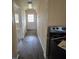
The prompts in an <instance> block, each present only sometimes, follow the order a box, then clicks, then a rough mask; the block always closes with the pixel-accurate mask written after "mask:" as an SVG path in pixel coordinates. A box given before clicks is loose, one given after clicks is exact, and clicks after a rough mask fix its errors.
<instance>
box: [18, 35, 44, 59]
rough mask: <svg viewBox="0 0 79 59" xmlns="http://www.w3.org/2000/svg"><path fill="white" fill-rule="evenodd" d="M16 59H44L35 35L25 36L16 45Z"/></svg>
mask: <svg viewBox="0 0 79 59" xmlns="http://www.w3.org/2000/svg"><path fill="white" fill-rule="evenodd" d="M18 50H19V55H20V56H19V58H18V59H44V56H43V50H42V47H41V44H40V41H39V39H38V37H37V36H36V35H27V36H26V37H25V38H23V39H21V40H20V41H19V43H18Z"/></svg>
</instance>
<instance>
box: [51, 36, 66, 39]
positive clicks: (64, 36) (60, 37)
mask: <svg viewBox="0 0 79 59" xmlns="http://www.w3.org/2000/svg"><path fill="white" fill-rule="evenodd" d="M64 38H66V36H63V37H58V38H52V39H51V40H58V39H64Z"/></svg>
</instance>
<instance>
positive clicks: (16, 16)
mask: <svg viewBox="0 0 79 59" xmlns="http://www.w3.org/2000/svg"><path fill="white" fill-rule="evenodd" d="M15 22H16V23H19V15H18V14H15Z"/></svg>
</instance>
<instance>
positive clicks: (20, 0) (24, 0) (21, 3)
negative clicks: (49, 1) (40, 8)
mask: <svg viewBox="0 0 79 59" xmlns="http://www.w3.org/2000/svg"><path fill="white" fill-rule="evenodd" d="M28 1H32V4H33V8H36V6H37V4H38V3H37V2H38V1H39V0H15V2H16V4H18V5H19V6H20V7H22V8H23V9H25V10H26V9H27V8H28Z"/></svg>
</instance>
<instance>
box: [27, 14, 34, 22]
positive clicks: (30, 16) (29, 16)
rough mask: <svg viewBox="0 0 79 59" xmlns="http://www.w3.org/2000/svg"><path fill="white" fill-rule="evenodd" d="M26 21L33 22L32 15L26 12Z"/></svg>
mask: <svg viewBox="0 0 79 59" xmlns="http://www.w3.org/2000/svg"><path fill="white" fill-rule="evenodd" d="M28 22H34V15H33V14H28Z"/></svg>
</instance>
